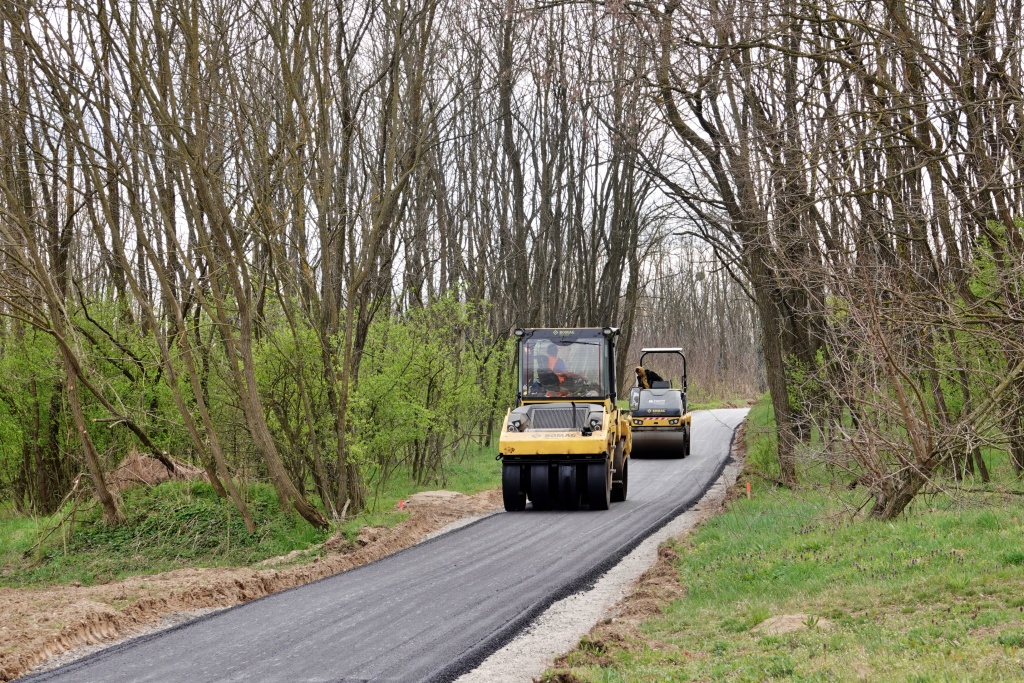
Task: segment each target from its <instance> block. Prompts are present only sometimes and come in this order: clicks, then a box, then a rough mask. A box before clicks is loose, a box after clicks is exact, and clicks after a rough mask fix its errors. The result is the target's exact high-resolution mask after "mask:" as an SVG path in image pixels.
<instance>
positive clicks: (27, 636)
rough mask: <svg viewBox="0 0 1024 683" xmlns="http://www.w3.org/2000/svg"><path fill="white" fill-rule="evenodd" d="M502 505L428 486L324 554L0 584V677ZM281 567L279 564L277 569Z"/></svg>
mask: <svg viewBox="0 0 1024 683" xmlns="http://www.w3.org/2000/svg"><path fill="white" fill-rule="evenodd" d="M500 507H501V492H500V491H497V490H492V491H484V492H482V493H478V494H476V495H474V496H466V495H463V494H461V493H454V492H451V491H431V492H426V493H421V494H416V495H414V496H412V497H411V498H410V499H409V501H408V503H407V505H406V509H407V510H408V511H409V518H408V519H406V520H405V521H404V522H402V523H401V524H399V525H397V526H396V527H394V528H392V529H383V528H366V529H363V531H362V532H360V535H359V539H358V540H357V542H356V543H355V544H349V543H347V542H345V541H344V540H343V539H341V538H337V537H336V538H332V539H330V540H329V541H327V542H326V543H325V544H324V550H325V551H326V554H324V555H323V556H321V557H317V558H316V559H314V560H313V561H312V562H309V563H305V564H299V565H294V566H285V567H282V566H281V565H289V564H290V563H292V562H294V558H291V557H288V556H285V557H283V558H275V559H276V560H277V561H275V559H272V560H266V561H264V562H261V563H260V565H261V567H265V568H255V567H245V568H213V569H179V570H176V571H171V572H166V573H163V574H154V575H150V576H139V577H134V578H130V579H126V580H124V581H117V582H113V583H108V584H103V585H98V586H76V585H71V586H58V587H54V588H41V589H40V588H0V614H2V615H3V617H4V618H3V619H2V620H0V643H2V645H0V681H10V680H13V679H14V678H17V677H18V676H21V675H23V674H25V673H27V672H28V671H29V670H31V669H32V668H33V667H35V666H38V665H40V664H42V663H44V662H45V661H46V660H48V659H50V658H51V657H54V656H56V655H58V654H60V653H63V652H65V651H68V650H73V649H76V648H79V647H82V646H86V645H94V644H97V643H105V642H112V641H114V640H117V639H121V638H125V637H130V636H132V635H134V634H136V633H138V632H140V631H142V630H145V629H147V628H151V627H152V626H154V625H156V624H158V623H159V622H160V620H161V618H162V617H164V616H166V615H169V614H175V613H179V612H187V611H194V610H203V609H210V608H223V607H231V606H232V605H238V604H240V603H243V602H247V601H249V600H253V599H255V598H260V597H263V596H265V595H269V594H270V593H276V592H278V591H282V590H286V589H288V588H294V587H295V586H301V585H304V584H307V583H311V582H313V581H317V580H319V579H322V578H325V577H327V576H331V575H333V574H338V573H340V572H343V571H347V570H349V569H353V568H355V567H359V566H361V565H364V564H367V563H370V562H373V561H375V560H379V559H380V558H382V557H385V556H387V555H390V554H392V553H394V552H397V551H399V550H402V549H403V548H407V547H409V546H412V545H415V544H416V543H419V542H420V541H422V540H424V539H425V538H427V537H429V536H431V535H432V534H436V533H437V532H438V531H440V530H441V529H443V528H445V527H446V526H448V525H450V524H452V523H454V522H458V521H459V520H462V519H464V518H467V517H475V516H480V515H483V514H487V513H490V512H493V511H495V510H497V509H498V508H500ZM275 566H278V568H274V567H275Z"/></svg>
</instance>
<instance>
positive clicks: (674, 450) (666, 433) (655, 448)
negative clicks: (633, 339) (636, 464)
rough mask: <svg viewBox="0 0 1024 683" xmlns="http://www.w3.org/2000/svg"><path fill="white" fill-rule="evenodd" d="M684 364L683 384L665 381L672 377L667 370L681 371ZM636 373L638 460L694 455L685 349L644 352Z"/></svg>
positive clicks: (633, 420)
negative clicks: (687, 399) (692, 451)
mask: <svg viewBox="0 0 1024 683" xmlns="http://www.w3.org/2000/svg"><path fill="white" fill-rule="evenodd" d="M680 361H681V362H682V377H681V379H680V383H679V385H678V386H673V382H672V381H671V380H668V379H665V377H668V372H667V370H666V368H673V369H675V368H678V367H679V363H680ZM649 362H651V363H652V365H651V366H650V367H649V366H648V363H649ZM659 369H660V370H661V373H659V372H658V370H659ZM635 372H636V386H634V387H633V388H632V389H631V390H630V393H629V409H630V416H629V422H630V427H631V428H632V435H633V454H634V455H635V456H636V457H661V458H685V457H686V456H688V455H689V454H690V426H691V416H690V412H689V410H688V407H687V405H686V389H687V386H686V356H685V355H683V350H682V349H680V348H653V349H642V350H641V351H640V363H639V364H638V365H637V366H636V370H635ZM662 374H664V377H663V376H662Z"/></svg>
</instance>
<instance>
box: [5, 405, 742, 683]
mask: <svg viewBox="0 0 1024 683" xmlns="http://www.w3.org/2000/svg"><path fill="white" fill-rule="evenodd" d="M745 413H746V411H745V410H715V411H702V412H699V413H695V414H694V424H693V434H694V438H693V452H692V455H691V456H690V457H688V458H686V459H684V460H634V461H632V463H631V465H630V482H629V499H628V500H627V501H626V502H624V503H617V504H615V505H613V506H612V508H611V510H609V511H606V512H589V511H582V512H533V511H531V510H527V511H526V512H519V513H504V514H498V515H492V516H490V517H487V518H484V519H482V520H480V521H479V522H476V523H474V524H470V525H468V526H465V527H462V528H460V529H457V530H455V531H453V532H451V533H448V534H445V535H443V536H439V537H436V538H434V539H431V540H429V541H426V542H424V543H421V544H419V545H416V546H413V547H411V548H408V549H406V550H403V551H401V552H399V553H396V554H394V555H392V556H390V557H387V558H384V559H383V560H380V561H378V562H375V563H373V564H369V565H366V566H363V567H360V568H358V569H354V570H351V571H349V572H345V573H343V574H338V575H335V576H332V577H329V578H326V579H323V580H321V581H318V582H316V583H312V584H309V585H306V586H301V587H299V588H294V589H291V590H288V591H284V592H281V593H276V594H274V595H270V596H267V597H265V598H261V599H259V600H255V601H253V602H250V603H246V604H244V605H240V606H238V607H235V608H233V609H229V610H225V611H222V612H218V613H216V614H212V615H210V616H208V617H205V618H202V619H198V620H196V621H193V622H190V623H187V624H184V625H182V626H180V627H177V628H174V629H170V630H168V631H163V632H161V633H158V634H154V635H152V636H144V637H141V638H137V639H135V640H131V641H128V642H126V643H123V644H121V645H117V646H114V647H112V648H109V649H107V650H104V651H102V652H98V653H96V654H94V655H91V656H89V657H86V658H83V659H81V660H79V661H77V662H73V663H71V664H68V665H66V666H63V667H61V668H58V669H54V670H53V671H49V672H46V673H43V674H39V675H36V676H32V677H29V678H27V679H24V680H26V681H29V680H30V681H66V682H72V681H76V682H77V681H109V682H115V683H116V682H122V681H123V682H132V683H135V682H142V681H353V682H354V681H442V680H451V679H454V678H455V677H457V676H458V675H459V674H462V673H465V672H466V671H468V670H470V669H472V668H473V667H474V666H476V665H477V664H478V663H479V662H481V661H482V660H483V659H484V658H485V657H486V656H487V655H488V654H490V653H491V652H493V651H495V650H496V649H498V648H499V647H501V646H502V645H503V644H505V643H506V642H507V641H508V640H509V639H511V638H512V637H513V636H514V635H515V634H516V633H518V632H519V631H520V630H521V629H522V628H524V627H525V626H526V625H527V624H529V623H530V621H531V620H532V619H533V618H534V617H536V616H537V615H538V614H539V613H540V612H542V611H543V610H544V609H546V608H547V607H548V606H549V605H551V604H552V603H553V602H555V601H556V600H559V599H561V598H563V597H566V596H568V595H570V594H572V593H575V592H577V591H579V590H581V589H584V588H586V587H587V586H589V585H590V584H592V583H593V582H594V581H595V580H596V579H597V578H598V577H599V576H600V575H601V574H602V573H604V572H605V571H606V570H607V569H608V568H610V567H611V566H612V565H614V564H615V563H616V562H618V561H619V559H621V558H622V557H623V556H624V555H625V554H626V553H628V552H629V551H630V550H632V549H633V548H634V547H636V546H637V545H638V544H639V543H640V542H641V541H642V540H643V539H644V538H646V537H647V536H648V535H650V534H651V533H653V532H654V531H656V530H657V529H658V528H660V527H661V526H663V525H664V524H666V523H667V522H668V521H669V520H671V519H672V518H673V517H675V516H677V515H678V514H680V513H681V512H683V511H684V510H685V509H686V508H688V507H689V506H691V505H692V504H693V503H694V502H696V501H697V500H698V499H699V498H700V496H701V495H702V494H703V492H704V491H705V490H707V488H708V487H710V486H711V484H712V483H713V482H714V481H715V479H717V477H718V475H719V473H720V472H721V470H722V468H723V467H724V466H725V463H726V462H727V461H728V459H729V453H730V446H731V443H732V438H733V434H734V432H735V428H736V427H737V426H738V425H739V424H740V422H741V421H742V420H743V416H744V415H745Z"/></svg>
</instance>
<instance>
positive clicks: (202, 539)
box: [0, 448, 501, 587]
mask: <svg viewBox="0 0 1024 683" xmlns="http://www.w3.org/2000/svg"><path fill="white" fill-rule="evenodd" d="M494 453H495V449H493V448H491V449H484V448H481V449H479V451H477V452H476V453H473V454H469V455H467V456H466V457H465V458H463V459H462V461H461V462H456V463H454V464H452V465H450V466H449V467H448V468H447V469H446V471H445V472H444V480H443V484H440V483H438V482H430V483H427V484H423V485H417V484H416V483H415V482H413V481H412V480H411V479H410V478H408V477H406V476H404V475H401V474H399V475H395V476H392V477H391V478H390V479H389V480H388V482H387V484H386V485H382V486H379V487H376V488H375V489H374V490H371V492H370V501H369V504H368V505H367V507H366V509H365V510H363V511H362V512H360V513H359V514H358V515H354V516H352V517H350V518H349V519H347V520H346V521H345V522H344V523H342V524H341V526H340V531H341V532H342V533H343V534H344V536H345V537H346V538H347V539H349V540H350V541H351V540H354V539H355V538H356V536H357V535H358V533H359V530H360V529H362V528H363V527H366V526H377V527H381V526H383V527H391V526H395V525H397V524H398V523H400V522H401V521H402V520H404V519H406V518H407V516H408V513H406V512H402V511H400V510H398V509H397V503H398V501H399V500H401V499H404V498H408V497H409V496H410V495H412V494H413V493H416V492H418V491H421V490H429V489H436V488H438V487H439V486H441V485H443V486H444V487H446V488H448V489H450V490H453V491H459V492H461V493H467V494H473V493H477V492H479V491H482V490H486V489H488V488H495V487H497V486H498V485H499V484H500V477H501V471H500V468H499V467H498V466H497V464H496V463H495V462H494ZM244 490H245V494H246V497H247V499H248V504H249V506H250V510H251V512H252V514H253V517H254V519H255V521H256V526H257V529H256V533H254V534H251V535H250V534H248V533H247V532H246V530H245V526H244V524H243V522H242V519H241V518H240V517H239V515H238V512H237V510H235V508H234V506H233V505H232V503H231V502H230V501H228V500H224V499H221V498H219V497H217V495H216V494H215V493H214V492H213V489H212V487H210V485H209V484H207V483H205V482H165V483H163V484H160V485H159V486H155V487H136V488H130V489H127V490H125V491H123V492H122V493H121V512H122V514H123V515H124V517H125V522H124V523H123V524H120V525H118V526H108V525H106V524H104V523H103V522H102V521H101V518H100V517H101V510H100V509H99V506H98V505H97V504H96V503H95V502H93V501H90V502H86V503H83V504H80V505H79V508H78V509H77V510H74V511H72V509H71V507H70V506H71V504H70V503H69V504H68V505H66V506H65V507H64V508H62V509H61V510H59V511H57V512H56V513H55V514H53V515H50V516H42V517H31V516H25V515H20V514H17V513H16V512H15V511H14V510H13V508H12V507H11V506H10V505H7V506H6V507H0V587H42V586H49V585H62V584H72V583H77V584H81V585H93V584H99V583H107V582H109V581H115V580H119V579H123V578H126V577H128V576H135V575H143V574H154V573H157V572H164V571H170V570H173V569H181V568H185V567H238V566H250V565H254V564H256V563H259V562H261V561H262V560H265V559H267V558H270V557H276V556H280V555H286V554H288V553H292V552H294V551H304V552H300V553H298V554H297V557H295V558H294V559H295V561H308V560H310V559H312V558H313V557H315V556H317V555H318V554H321V553H322V552H323V551H322V549H321V548H320V546H321V544H322V543H323V542H324V541H325V540H327V538H328V537H330V536H331V535H332V534H334V533H335V532H337V531H338V530H339V529H338V528H332V529H328V530H326V531H318V530H316V529H314V528H313V527H311V526H310V525H309V524H308V523H306V522H305V521H304V520H302V519H301V518H300V517H299V516H298V515H297V514H296V513H294V512H293V511H290V510H283V509H282V508H281V506H280V505H279V504H278V501H277V496H276V494H275V492H274V490H273V488H272V487H270V486H269V485H266V484H251V485H249V486H247V487H244Z"/></svg>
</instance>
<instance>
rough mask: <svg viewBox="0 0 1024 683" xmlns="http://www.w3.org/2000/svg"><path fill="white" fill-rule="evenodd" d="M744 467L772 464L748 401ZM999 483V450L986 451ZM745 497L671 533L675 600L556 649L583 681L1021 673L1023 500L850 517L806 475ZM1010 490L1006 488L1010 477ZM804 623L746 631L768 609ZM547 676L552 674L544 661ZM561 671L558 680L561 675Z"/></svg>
mask: <svg viewBox="0 0 1024 683" xmlns="http://www.w3.org/2000/svg"><path fill="white" fill-rule="evenodd" d="M749 420H750V423H749V426H748V432H747V433H748V461H747V465H748V471H749V470H750V469H751V468H756V467H764V466H770V465H771V462H770V460H771V458H772V457H774V451H773V446H772V443H771V430H770V410H769V408H768V406H767V404H766V402H764V401H762V402H761V403H759V404H758V405H757V406H756V407H755V408H754V410H753V411H752V412H751V415H750V417H749ZM989 458H990V462H991V465H992V467H993V470H994V472H995V473H996V476H997V478H1001V479H1000V480H1001V484H1002V485H1003V486H1007V485H1009V484H1011V483H1012V482H1011V479H1010V477H1011V472H1010V468H1009V465H1008V464H1007V463H1006V461H1005V458H1003V459H1000V457H999V456H998V454H989ZM750 481H751V482H752V484H753V491H754V497H753V499H750V500H748V499H746V498H745V497H743V498H739V499H737V500H734V501H733V502H732V503H731V504H730V505H729V507H728V509H727V511H726V512H724V513H723V514H721V515H719V516H717V517H714V518H712V519H710V520H709V521H708V522H706V523H705V524H704V525H703V526H702V527H701V528H700V529H699V530H698V531H697V532H696V533H695V534H693V535H692V536H690V537H688V538H687V539H686V540H684V541H682V542H679V543H678V544H677V548H676V550H677V552H678V554H679V557H680V559H679V561H678V563H677V568H678V570H679V577H680V581H681V583H682V585H683V586H684V587H685V589H686V593H685V597H684V598H682V599H679V600H675V601H673V602H671V603H667V604H665V605H664V606H663V609H662V614H660V615H659V616H657V617H655V618H652V619H650V620H648V621H646V622H645V623H643V624H642V625H641V626H640V629H639V633H638V634H637V635H636V636H635V637H633V638H631V639H630V640H629V641H628V642H624V643H602V646H601V648H600V649H601V650H602V652H601V655H600V656H599V657H597V656H594V653H593V651H594V648H593V646H592V645H589V644H588V646H587V647H580V648H577V649H576V650H575V651H574V652H572V653H570V655H569V656H568V659H567V663H568V665H569V667H570V672H571V675H572V676H574V677H575V678H576V679H579V680H583V681H687V680H729V681H756V680H798V681H847V680H877V681H893V680H895V681H960V680H977V681H1000V680H1021V679H1022V678H1024V668H1022V667H1024V506H1022V502H1024V501H1022V500H1021V499H1020V498H1019V497H1013V496H1005V497H1004V496H998V495H987V494H986V495H981V496H976V497H975V498H969V497H964V495H963V494H961V495H959V496H956V497H953V496H949V495H933V496H930V497H928V499H926V500H925V499H922V500H921V501H919V502H918V503H917V504H916V505H915V506H914V508H913V510H912V511H911V512H909V513H908V514H907V515H906V516H905V517H904V518H902V519H900V520H899V521H894V522H879V521H873V520H866V519H864V518H863V517H862V516H860V515H856V514H855V510H856V505H859V504H860V503H863V502H864V500H865V498H866V494H865V493H864V492H863V489H859V490H854V491H853V492H848V491H846V490H845V488H841V489H840V491H837V490H835V489H829V487H828V485H827V482H826V481H825V480H824V478H822V479H821V480H816V479H815V478H814V474H813V473H811V474H810V475H808V476H807V481H806V483H805V485H804V486H803V487H801V488H800V489H798V490H797V491H789V490H784V489H779V488H775V487H772V486H770V485H768V484H766V483H764V480H762V479H759V478H751V479H750ZM1014 488H1020V487H1019V485H1016V486H1014ZM786 614H807V615H811V616H810V617H809V618H807V619H806V620H805V626H806V628H802V629H800V630H798V631H795V632H792V633H788V634H785V635H778V636H771V635H766V634H764V633H760V632H757V631H754V630H752V629H753V628H754V627H755V626H756V625H757V624H759V623H760V622H762V621H763V620H764V619H766V618H768V617H769V616H775V615H786ZM549 677H550V678H555V674H554V673H553V672H552V673H549ZM562 680H572V679H571V678H569V677H568V676H567V675H565V673H563V676H562Z"/></svg>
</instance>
